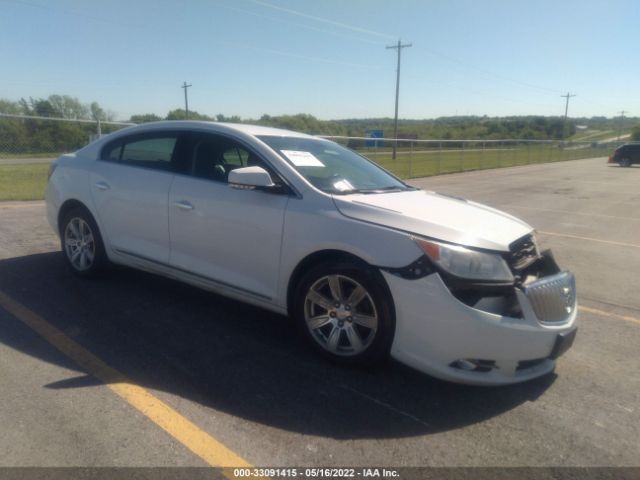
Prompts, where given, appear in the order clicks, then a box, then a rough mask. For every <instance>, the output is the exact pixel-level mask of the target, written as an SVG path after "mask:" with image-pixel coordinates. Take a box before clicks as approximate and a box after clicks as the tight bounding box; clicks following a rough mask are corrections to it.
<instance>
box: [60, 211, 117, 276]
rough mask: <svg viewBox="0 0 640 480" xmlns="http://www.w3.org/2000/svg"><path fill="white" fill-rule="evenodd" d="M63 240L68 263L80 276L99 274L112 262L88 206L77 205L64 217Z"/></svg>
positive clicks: (61, 231)
mask: <svg viewBox="0 0 640 480" xmlns="http://www.w3.org/2000/svg"><path fill="white" fill-rule="evenodd" d="M60 243H61V246H62V252H63V253H64V258H65V260H66V263H67V265H68V266H69V268H70V269H71V271H72V272H73V273H74V274H76V275H78V276H80V277H85V278H91V277H96V276H98V275H99V274H101V273H103V272H104V270H105V268H106V267H107V265H108V264H109V260H108V258H107V255H106V253H105V250H104V243H103V242H102V236H101V235H100V230H99V229H98V225H97V224H96V222H95V220H94V219H93V216H92V215H91V214H90V213H89V212H88V211H87V210H86V209H85V208H80V207H77V208H73V209H71V210H69V211H68V212H67V213H65V215H64V216H63V217H62V221H61V222H60Z"/></svg>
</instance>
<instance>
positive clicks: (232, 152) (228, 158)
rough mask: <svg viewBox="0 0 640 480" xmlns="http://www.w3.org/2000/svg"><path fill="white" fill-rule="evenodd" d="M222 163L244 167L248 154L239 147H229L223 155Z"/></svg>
mask: <svg viewBox="0 0 640 480" xmlns="http://www.w3.org/2000/svg"><path fill="white" fill-rule="evenodd" d="M223 157H224V161H225V163H226V164H227V165H236V166H237V167H246V166H247V160H248V159H249V152H247V151H246V150H244V149H242V148H240V147H231V148H229V149H228V150H225V152H224V153H223Z"/></svg>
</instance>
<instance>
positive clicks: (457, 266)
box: [414, 238, 514, 282]
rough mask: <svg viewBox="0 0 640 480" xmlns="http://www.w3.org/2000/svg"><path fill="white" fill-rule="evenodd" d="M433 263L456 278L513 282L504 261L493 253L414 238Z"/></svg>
mask: <svg viewBox="0 0 640 480" xmlns="http://www.w3.org/2000/svg"><path fill="white" fill-rule="evenodd" d="M414 240H415V242H416V243H417V244H418V246H419V247H420V248H421V249H422V251H423V252H424V253H426V254H427V256H428V257H429V258H430V259H431V261H432V262H433V263H435V264H436V265H437V266H439V267H440V268H442V270H444V271H446V272H447V273H450V274H451V275H454V276H456V277H461V278H465V279H468V280H480V281H483V280H484V281H489V282H513V281H514V278H513V275H512V274H511V270H509V266H508V265H507V262H505V261H504V259H503V258H502V257H501V256H500V255H498V254H495V253H486V252H478V251H476V250H469V249H468V248H465V247H462V246H459V245H447V244H444V243H440V242H434V241H433V240H425V239H422V238H414Z"/></svg>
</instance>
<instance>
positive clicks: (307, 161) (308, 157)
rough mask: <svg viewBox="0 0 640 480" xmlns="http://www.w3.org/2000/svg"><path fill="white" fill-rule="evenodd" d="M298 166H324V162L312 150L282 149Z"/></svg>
mask: <svg viewBox="0 0 640 480" xmlns="http://www.w3.org/2000/svg"><path fill="white" fill-rule="evenodd" d="M280 151H281V152H282V153H283V154H284V156H285V157H287V158H288V159H289V160H291V162H292V163H293V164H294V165H295V166H296V167H324V163H322V162H321V161H320V160H318V159H317V158H316V157H315V156H314V155H313V153H311V152H300V151H298V150H280Z"/></svg>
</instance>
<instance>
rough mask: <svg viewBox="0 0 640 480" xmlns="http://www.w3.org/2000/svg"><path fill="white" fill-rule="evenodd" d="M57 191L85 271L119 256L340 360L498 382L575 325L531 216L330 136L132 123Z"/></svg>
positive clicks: (54, 176) (528, 374)
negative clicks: (438, 186)
mask: <svg viewBox="0 0 640 480" xmlns="http://www.w3.org/2000/svg"><path fill="white" fill-rule="evenodd" d="M46 198H47V209H48V217H49V222H50V223H51V225H52V227H53V228H54V229H55V231H56V232H57V233H58V234H59V235H60V238H61V244H62V249H63V251H64V254H65V257H66V260H67V263H68V264H69V266H70V268H71V269H72V270H73V272H75V273H77V274H78V275H80V276H93V275H96V274H98V273H100V271H102V270H103V269H104V268H105V267H107V266H108V264H110V263H117V264H121V265H127V266H130V267H134V268H139V269H142V270H146V271H149V272H153V273H156V274H160V275H164V276H167V277H172V278H175V279H178V280H181V281H184V282H188V283H191V284H193V285H196V286H199V287H202V288H205V289H208V290H212V291H215V292H217V293H219V294H222V295H226V296H229V297H232V298H235V299H237V300H241V301H243V302H248V303H251V304H253V305H257V306H260V307H263V308H266V309H269V310H273V311H275V312H279V313H282V314H285V315H287V314H288V315H290V316H291V317H293V319H294V321H295V322H296V323H297V324H298V326H299V327H300V331H301V332H302V335H303V337H304V338H305V339H306V341H308V343H309V345H311V346H313V347H315V348H316V349H317V350H318V351H319V352H321V353H322V354H324V355H326V356H327V357H329V358H331V359H334V360H337V361H341V362H357V363H367V364H372V363H379V362H380V361H382V360H385V359H386V358H387V357H389V355H390V356H392V357H394V358H395V359H397V360H399V361H400V362H403V363H405V364H407V365H410V366H411V367H414V368H416V369H418V370H420V371H422V372H425V373H427V374H429V375H433V376H435V377H439V378H441V379H445V380H450V381H455V382H461V383H469V384H478V385H499V384H508V383H515V382H521V381H525V380H529V379H532V378H535V377H539V376H541V375H544V374H546V373H549V372H550V371H552V370H553V368H554V366H555V359H556V358H557V357H558V356H559V355H561V354H562V353H564V352H565V351H566V350H567V349H568V348H569V347H570V346H571V344H572V342H573V339H574V337H575V332H576V327H575V320H576V311H577V307H576V293H575V280H574V277H573V275H572V274H571V273H569V272H566V271H562V270H560V268H559V267H558V266H557V265H556V263H555V261H554V259H553V256H552V255H551V253H550V252H549V251H546V252H540V251H539V249H538V246H537V244H536V241H535V237H534V234H533V231H532V228H531V227H530V226H529V225H527V224H526V223H524V222H522V221H521V220H518V219H516V218H514V217H512V216H510V215H507V214H505V213H503V212H500V211H497V210H495V209H492V208H489V207H486V206H483V205H480V204H477V203H473V202H471V201H467V200H465V199H462V198H456V197H451V196H447V195H443V194H438V193H435V192H428V191H423V190H419V189H416V188H414V187H411V186H409V185H407V184H405V183H404V182H402V181H401V180H399V179H398V178H396V177H394V176H393V175H391V174H390V173H389V172H387V171H385V170H384V169H382V168H380V167H378V166H377V165H376V164H375V163H373V162H371V161H369V160H367V159H366V158H364V157H362V156H361V155H359V154H357V153H355V152H353V151H351V150H349V149H346V148H344V147H342V146H340V145H338V144H336V143H333V142H330V141H328V140H324V139H320V138H317V137H312V136H309V135H304V134H300V133H296V132H291V131H286V130H278V129H272V128H266V127H260V126H250V125H233V124H223V123H208V122H158V123H152V124H146V125H141V126H136V127H131V128H127V129H124V130H120V131H118V132H116V133H113V134H111V135H107V136H105V137H102V138H100V139H99V140H97V141H95V142H94V143H91V144H90V145H88V146H86V147H84V148H82V149H81V150H79V151H77V152H76V153H73V154H68V155H63V156H61V157H60V158H58V159H57V160H56V161H55V162H54V163H53V164H52V168H51V172H50V179H49V183H48V188H47V196H46Z"/></svg>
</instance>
